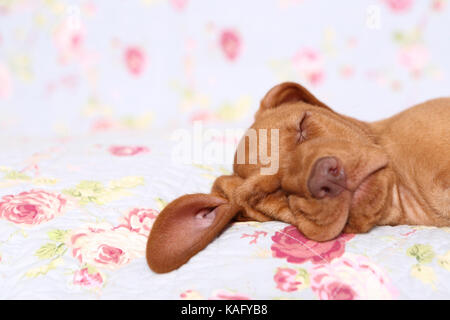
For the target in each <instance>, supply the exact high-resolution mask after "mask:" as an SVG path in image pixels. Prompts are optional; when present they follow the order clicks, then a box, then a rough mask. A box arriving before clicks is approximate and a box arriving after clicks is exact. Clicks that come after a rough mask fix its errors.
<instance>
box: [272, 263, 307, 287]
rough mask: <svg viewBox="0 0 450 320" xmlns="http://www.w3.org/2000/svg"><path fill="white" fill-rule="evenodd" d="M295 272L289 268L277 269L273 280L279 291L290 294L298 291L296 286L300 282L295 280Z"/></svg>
mask: <svg viewBox="0 0 450 320" xmlns="http://www.w3.org/2000/svg"><path fill="white" fill-rule="evenodd" d="M297 273H298V272H297V271H296V270H294V269H289V268H278V269H277V273H275V276H274V277H273V279H274V280H275V283H276V284H277V288H278V289H280V290H281V291H286V292H291V291H296V290H298V286H300V285H302V282H300V281H298V280H297V279H296V275H297Z"/></svg>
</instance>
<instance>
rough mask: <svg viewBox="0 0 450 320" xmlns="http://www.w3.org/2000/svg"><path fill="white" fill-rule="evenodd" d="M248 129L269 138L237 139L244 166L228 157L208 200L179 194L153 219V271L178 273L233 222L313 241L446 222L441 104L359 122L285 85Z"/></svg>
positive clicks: (448, 140)
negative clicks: (229, 171) (276, 227)
mask: <svg viewBox="0 0 450 320" xmlns="http://www.w3.org/2000/svg"><path fill="white" fill-rule="evenodd" d="M261 129H266V130H264V131H261ZM271 129H276V130H275V131H273V130H271ZM249 130H254V132H264V133H268V135H269V138H267V139H265V140H266V141H262V138H261V137H260V136H259V135H254V137H256V139H257V140H258V143H257V144H256V148H253V147H251V146H250V144H251V143H250V142H247V140H249V141H250V140H251V139H250V137H251V135H249V134H248V135H246V136H244V138H243V139H242V140H241V143H240V145H239V147H238V151H239V150H241V151H245V159H244V158H240V159H241V160H242V159H244V160H245V161H244V162H245V163H242V162H243V161H238V160H239V155H238V154H237V155H236V156H235V161H234V162H235V163H234V174H233V175H230V176H221V177H219V178H218V179H217V180H216V181H215V183H214V185H213V188H212V192H211V194H209V195H206V194H193V195H186V196H183V197H180V198H178V199H176V200H175V201H173V202H171V203H170V204H169V205H168V206H167V207H166V208H165V209H164V210H163V211H162V212H161V213H160V215H159V216H158V218H157V219H156V221H155V223H154V225H153V228H152V231H151V234H150V236H149V240H148V243H147V262H148V264H149V266H150V268H151V269H152V270H154V271H155V272H168V271H171V270H174V269H176V268H178V267H179V266H181V265H182V264H184V263H185V262H187V261H188V260H189V258H190V257H191V256H193V255H194V254H196V253H197V252H198V251H200V250H202V249H203V248H204V247H206V245H207V244H208V243H209V242H211V241H212V240H213V239H214V237H215V236H216V235H217V234H218V233H219V232H221V231H222V230H223V229H224V228H225V226H226V225H227V224H228V223H229V221H230V220H231V219H232V218H236V219H237V220H256V221H269V220H280V221H284V222H287V223H290V224H293V225H295V226H296V227H297V228H298V229H299V230H300V232H302V233H303V234H304V235H305V236H306V237H308V238H310V239H312V240H316V241H327V240H331V239H333V238H335V237H336V236H338V235H339V234H340V233H341V232H345V233H364V232H367V231H369V230H370V229H371V228H373V227H374V226H376V225H399V224H411V225H428V226H450V99H449V98H445V99H435V100H430V101H427V102H425V103H423V104H420V105H417V106H415V107H412V108H410V109H408V110H406V111H404V112H401V113H399V114H397V115H395V116H393V117H391V118H389V119H386V120H382V121H378V122H373V123H366V122H362V121H358V120H356V119H353V118H350V117H347V116H343V115H340V114H338V113H336V112H334V111H333V110H331V109H330V108H329V107H328V106H326V105H325V104H323V103H322V102H320V101H319V100H317V99H316V98H315V97H314V96H313V95H312V94H311V93H309V92H308V91H307V90H306V89H305V88H303V87H302V86H300V85H298V84H296V83H291V82H287V83H282V84H280V85H278V86H275V87H274V88H272V89H271V90H270V91H269V92H268V93H267V94H266V96H265V97H264V98H263V100H262V101H261V106H260V109H259V110H258V112H257V113H256V115H255V122H254V124H253V125H252V126H251V128H250V129H249ZM271 135H274V136H273V137H275V135H276V138H277V139H278V140H277V139H275V140H273V139H271ZM247 137H248V138H247ZM273 141H275V142H277V146H276V147H277V148H272V147H273V143H274V142H273ZM265 144H266V145H265ZM261 148H265V150H272V151H271V153H272V154H271V158H272V159H275V158H274V157H276V159H278V161H279V168H278V170H277V171H276V172H275V173H271V174H263V173H262V172H263V171H262V170H261V169H264V168H266V167H267V166H268V164H267V162H265V161H263V160H264V159H262V157H261V154H260V151H261ZM258 156H259V157H258ZM252 160H253V161H252Z"/></svg>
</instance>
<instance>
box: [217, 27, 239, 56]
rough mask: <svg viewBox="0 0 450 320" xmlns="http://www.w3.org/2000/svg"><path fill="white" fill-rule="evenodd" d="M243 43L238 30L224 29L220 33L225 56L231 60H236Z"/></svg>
mask: <svg viewBox="0 0 450 320" xmlns="http://www.w3.org/2000/svg"><path fill="white" fill-rule="evenodd" d="M241 43H242V40H241V37H240V36H239V34H238V33H237V32H236V31H233V30H223V31H222V32H221V34H220V47H221V48H222V51H223V53H224V54H225V57H226V58H227V59H228V60H230V61H234V60H236V59H237V57H238V56H239V54H240V51H241Z"/></svg>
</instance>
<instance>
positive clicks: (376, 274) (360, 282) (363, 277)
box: [309, 253, 397, 300]
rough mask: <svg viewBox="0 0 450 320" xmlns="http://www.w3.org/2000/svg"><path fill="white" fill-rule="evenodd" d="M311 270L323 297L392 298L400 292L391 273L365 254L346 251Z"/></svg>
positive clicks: (315, 287)
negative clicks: (331, 260) (393, 282)
mask: <svg viewBox="0 0 450 320" xmlns="http://www.w3.org/2000/svg"><path fill="white" fill-rule="evenodd" d="M309 272H310V277H311V289H312V290H313V292H314V293H315V294H316V295H317V297H318V298H319V299H323V300H355V299H392V298H394V297H395V296H396V294H397V291H396V289H395V288H394V287H393V286H392V283H391V281H390V279H389V277H388V276H387V274H386V273H385V272H384V271H383V270H382V269H381V268H379V267H378V266H377V265H375V264H373V263H372V262H371V261H370V260H369V259H368V258H367V257H365V256H359V255H355V254H350V253H346V254H345V255H344V256H343V257H341V258H339V259H336V260H334V261H333V262H331V263H329V264H321V265H317V266H315V267H313V268H312V270H309Z"/></svg>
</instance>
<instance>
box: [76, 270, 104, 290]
mask: <svg viewBox="0 0 450 320" xmlns="http://www.w3.org/2000/svg"><path fill="white" fill-rule="evenodd" d="M73 284H75V285H79V286H83V287H88V288H92V287H100V286H101V285H102V284H103V277H102V275H101V274H100V273H99V272H96V273H93V274H90V273H89V271H88V268H83V269H81V270H78V271H76V272H75V273H74V275H73Z"/></svg>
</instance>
